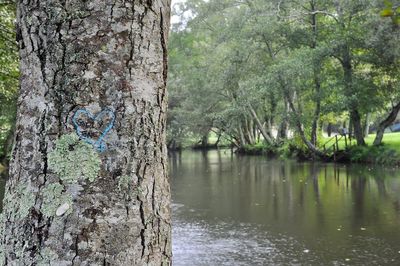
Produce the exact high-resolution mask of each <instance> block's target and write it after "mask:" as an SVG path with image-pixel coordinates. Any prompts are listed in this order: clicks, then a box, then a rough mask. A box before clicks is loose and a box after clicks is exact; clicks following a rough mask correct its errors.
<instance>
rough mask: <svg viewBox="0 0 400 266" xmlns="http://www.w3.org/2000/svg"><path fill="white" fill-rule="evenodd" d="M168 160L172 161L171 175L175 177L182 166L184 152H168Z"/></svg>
mask: <svg viewBox="0 0 400 266" xmlns="http://www.w3.org/2000/svg"><path fill="white" fill-rule="evenodd" d="M168 158H169V160H170V164H169V165H170V167H171V170H170V172H171V174H172V175H175V173H176V172H177V171H178V169H179V168H180V167H181V165H182V151H171V152H168Z"/></svg>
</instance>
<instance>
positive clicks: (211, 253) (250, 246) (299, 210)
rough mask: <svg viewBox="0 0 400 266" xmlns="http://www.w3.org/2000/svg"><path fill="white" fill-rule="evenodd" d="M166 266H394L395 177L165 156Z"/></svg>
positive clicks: (219, 155) (240, 159)
mask: <svg viewBox="0 0 400 266" xmlns="http://www.w3.org/2000/svg"><path fill="white" fill-rule="evenodd" d="M170 175H171V182H172V199H173V205H172V209H173V253H174V259H173V260H174V265H400V171H399V170H396V169H384V168H379V167H371V166H364V165H353V166H346V165H334V164H325V163H298V162H294V161H281V160H268V159H267V158H265V157H255V156H236V155H234V154H231V153H230V152H229V151H219V152H218V151H210V152H190V151H185V152H183V153H181V154H178V153H176V154H171V156H170Z"/></svg>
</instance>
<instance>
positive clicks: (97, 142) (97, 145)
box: [72, 109, 115, 152]
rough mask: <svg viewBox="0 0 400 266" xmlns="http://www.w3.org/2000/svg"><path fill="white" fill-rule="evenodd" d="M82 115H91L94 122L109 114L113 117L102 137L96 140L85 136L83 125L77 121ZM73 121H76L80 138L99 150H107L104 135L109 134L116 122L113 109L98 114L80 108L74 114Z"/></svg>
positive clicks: (75, 124) (76, 128)
mask: <svg viewBox="0 0 400 266" xmlns="http://www.w3.org/2000/svg"><path fill="white" fill-rule="evenodd" d="M80 115H86V116H87V117H89V119H91V120H93V121H94V122H96V121H98V120H101V119H103V118H104V117H105V116H109V117H110V118H111V121H110V122H109V123H108V125H107V127H106V128H105V129H104V130H103V132H101V135H100V137H99V138H98V139H97V140H95V139H93V138H91V137H88V136H85V135H84V134H83V132H82V128H81V126H80V125H79V124H78V122H77V118H78V117H79V116H80ZM72 122H73V123H74V126H75V130H76V134H78V136H79V138H80V139H81V140H83V141H85V142H86V143H88V144H91V145H93V147H94V148H95V149H97V150H98V151H99V152H103V151H105V150H106V148H107V145H106V144H105V143H104V141H103V140H104V137H105V136H106V135H107V133H108V132H109V131H110V130H111V129H112V128H113V126H114V122H115V114H114V112H113V111H111V110H110V109H105V110H103V111H101V112H100V113H98V114H97V115H93V114H92V113H90V112H88V111H86V109H79V110H78V111H76V113H75V114H74V117H73V118H72Z"/></svg>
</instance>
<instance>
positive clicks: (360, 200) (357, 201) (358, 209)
mask: <svg viewBox="0 0 400 266" xmlns="http://www.w3.org/2000/svg"><path fill="white" fill-rule="evenodd" d="M346 173H347V172H346ZM366 184H367V179H366V178H365V177H364V176H363V175H360V176H357V177H352V179H351V191H352V199H353V212H352V213H353V220H352V222H353V225H354V226H359V225H361V224H362V223H363V222H364V221H365V220H364V196H365V187H366Z"/></svg>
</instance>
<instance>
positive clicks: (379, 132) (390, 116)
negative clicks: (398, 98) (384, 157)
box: [374, 102, 400, 145]
mask: <svg viewBox="0 0 400 266" xmlns="http://www.w3.org/2000/svg"><path fill="white" fill-rule="evenodd" d="M399 111H400V102H398V103H397V104H396V105H395V106H394V107H393V108H392V110H391V111H390V113H389V114H388V116H387V117H386V118H385V119H384V120H383V121H382V122H380V123H379V126H378V130H377V132H376V137H375V140H374V145H381V144H382V139H383V135H384V134H385V129H386V128H387V127H388V126H390V125H391V124H392V123H393V122H394V121H396V117H397V114H398V113H399Z"/></svg>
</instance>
